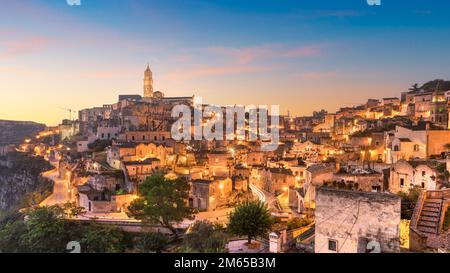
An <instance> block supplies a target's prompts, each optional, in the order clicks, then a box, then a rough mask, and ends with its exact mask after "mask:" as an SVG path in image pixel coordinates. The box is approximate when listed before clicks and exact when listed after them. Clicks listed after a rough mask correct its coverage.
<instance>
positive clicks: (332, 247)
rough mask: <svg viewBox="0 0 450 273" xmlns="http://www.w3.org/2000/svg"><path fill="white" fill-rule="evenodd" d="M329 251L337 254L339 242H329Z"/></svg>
mask: <svg viewBox="0 0 450 273" xmlns="http://www.w3.org/2000/svg"><path fill="white" fill-rule="evenodd" d="M328 250H330V251H334V252H337V241H336V240H331V239H329V240H328Z"/></svg>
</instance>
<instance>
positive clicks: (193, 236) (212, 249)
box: [183, 221, 227, 253]
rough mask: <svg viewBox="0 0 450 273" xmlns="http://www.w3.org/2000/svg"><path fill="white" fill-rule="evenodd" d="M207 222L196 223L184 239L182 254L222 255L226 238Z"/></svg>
mask: <svg viewBox="0 0 450 273" xmlns="http://www.w3.org/2000/svg"><path fill="white" fill-rule="evenodd" d="M218 228H219V226H215V225H213V224H212V223H210V222H208V221H197V222H195V223H194V225H193V226H192V228H191V230H190V232H189V233H188V234H186V235H185V237H184V241H183V244H184V248H183V252H198V253H224V252H226V249H225V245H226V243H227V236H226V234H225V233H224V232H222V231H220V230H219V229H218Z"/></svg>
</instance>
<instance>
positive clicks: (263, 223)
mask: <svg viewBox="0 0 450 273" xmlns="http://www.w3.org/2000/svg"><path fill="white" fill-rule="evenodd" d="M272 224H273V219H272V217H271V215H270V211H269V209H268V208H267V206H266V205H265V204H264V203H262V202H260V201H255V202H245V203H242V204H240V205H239V206H237V207H236V209H235V210H234V211H233V212H232V213H231V214H230V223H229V224H228V230H229V231H230V233H232V234H235V235H238V236H247V238H248V244H251V242H252V239H256V238H257V236H264V235H267V233H268V232H269V231H270V228H271V227H272Z"/></svg>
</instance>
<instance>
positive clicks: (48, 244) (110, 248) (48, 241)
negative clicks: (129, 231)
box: [0, 204, 127, 253]
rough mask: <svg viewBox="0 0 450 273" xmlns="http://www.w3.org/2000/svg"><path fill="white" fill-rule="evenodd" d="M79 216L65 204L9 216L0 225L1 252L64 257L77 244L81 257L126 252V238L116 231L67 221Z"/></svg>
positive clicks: (72, 207) (94, 224) (108, 227)
mask: <svg viewBox="0 0 450 273" xmlns="http://www.w3.org/2000/svg"><path fill="white" fill-rule="evenodd" d="M80 213H82V210H81V209H80V208H78V207H76V206H75V205H74V204H67V205H64V206H51V207H38V208H34V209H30V210H28V211H27V212H25V213H20V212H16V213H13V214H10V215H8V216H6V217H5V218H3V219H2V221H1V222H0V251H1V252H6V253H65V252H68V249H67V244H68V243H69V242H72V241H76V242H79V244H80V246H81V252H83V253H115V252H123V251H124V250H125V249H126V248H127V242H126V240H125V239H126V236H125V234H124V233H123V232H122V231H121V230H119V229H117V228H115V227H111V226H105V225H99V224H96V223H94V222H89V223H79V222H74V221H68V220H67V219H68V218H71V217H74V216H76V215H79V214H80Z"/></svg>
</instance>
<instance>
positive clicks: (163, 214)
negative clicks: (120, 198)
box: [128, 174, 193, 239]
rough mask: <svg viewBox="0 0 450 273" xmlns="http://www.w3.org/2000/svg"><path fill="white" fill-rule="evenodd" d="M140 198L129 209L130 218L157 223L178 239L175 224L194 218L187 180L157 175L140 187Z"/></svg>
mask: <svg viewBox="0 0 450 273" xmlns="http://www.w3.org/2000/svg"><path fill="white" fill-rule="evenodd" d="M139 193H140V197H139V198H138V199H136V200H135V201H133V202H132V203H131V204H130V206H129V207H128V210H129V213H128V214H129V216H131V217H134V218H136V219H139V220H142V221H144V222H149V223H156V224H160V225H161V226H163V227H165V228H167V229H169V230H170V231H171V232H172V234H173V235H174V236H175V238H176V239H178V234H177V230H176V228H175V226H174V224H175V223H180V222H181V221H183V220H184V219H186V218H191V217H192V213H193V212H192V209H190V208H189V206H188V204H187V202H186V200H187V199H188V198H189V184H188V182H187V181H186V180H185V179H180V178H177V179H174V180H171V179H167V178H165V177H164V175H162V174H155V175H153V176H151V177H149V178H147V179H146V180H145V182H144V183H142V184H141V185H140V187H139Z"/></svg>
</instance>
